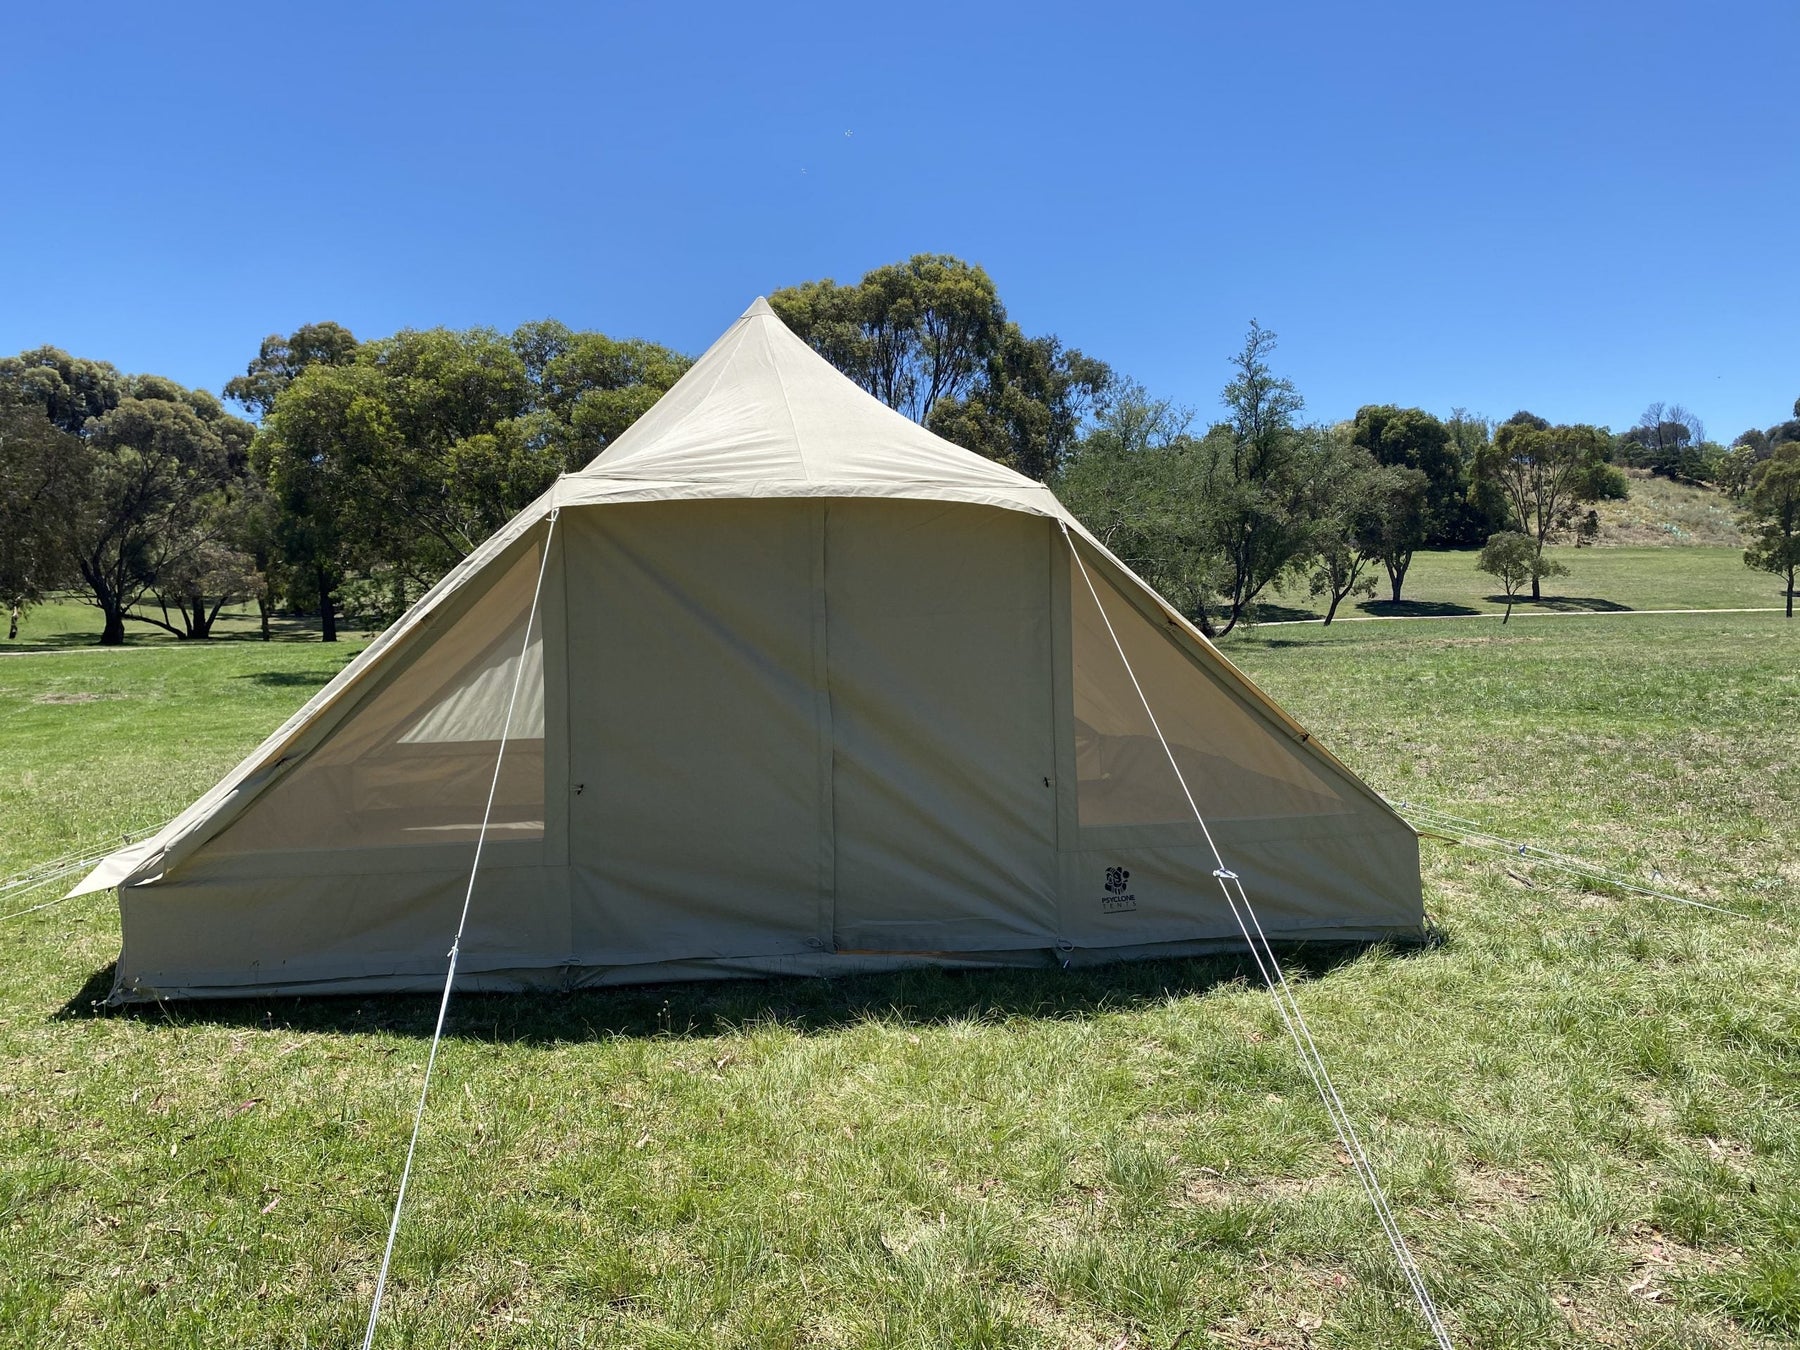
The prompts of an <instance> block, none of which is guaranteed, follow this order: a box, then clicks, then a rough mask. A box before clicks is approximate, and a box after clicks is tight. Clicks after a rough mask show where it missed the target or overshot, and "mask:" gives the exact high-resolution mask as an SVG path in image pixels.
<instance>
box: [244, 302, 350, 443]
mask: <svg viewBox="0 0 1800 1350" xmlns="http://www.w3.org/2000/svg"><path fill="white" fill-rule="evenodd" d="M356 347H357V343H356V338H355V336H354V335H353V334H352V333H351V332H350V330H349V329H348V328H345V327H344V326H343V325H342V324H336V323H307V324H301V325H300V327H298V328H296V329H295V330H294V331H293V332H292V333H290V334H289V335H288V336H287V337H283V336H281V334H280V333H271V334H269V336H268V337H266V338H264V339H263V340H262V348H261V350H259V351H258V352H257V354H256V356H255V357H254V358H253V359H252V360H251V362H250V364H249V365H248V366H246V367H245V368H244V373H243V374H242V375H239V376H238V377H237V378H235V379H233V380H229V381H227V382H226V385H225V397H226V398H228V399H230V400H231V401H232V402H233V403H236V404H238V405H240V406H241V407H244V408H248V409H249V410H250V411H251V412H252V413H254V414H255V415H256V419H257V420H258V421H259V422H260V421H261V420H262V419H263V418H265V417H267V416H268V415H269V410H270V409H271V408H273V407H274V406H275V400H276V399H277V398H278V397H279V396H280V394H281V391H282V390H283V389H286V388H287V387H288V386H289V385H290V384H292V383H293V382H294V380H295V379H296V378H297V377H298V376H299V374H300V372H301V371H303V370H305V369H306V368H307V367H308V366H312V365H326V366H347V365H349V364H350V362H351V361H353V360H354V359H355V358H356Z"/></svg>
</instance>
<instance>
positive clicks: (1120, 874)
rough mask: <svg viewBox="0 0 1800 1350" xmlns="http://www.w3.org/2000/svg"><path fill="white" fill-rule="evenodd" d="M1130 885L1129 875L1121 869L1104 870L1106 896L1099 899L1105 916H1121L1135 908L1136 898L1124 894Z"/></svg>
mask: <svg viewBox="0 0 1800 1350" xmlns="http://www.w3.org/2000/svg"><path fill="white" fill-rule="evenodd" d="M1130 884H1131V873H1130V872H1129V871H1127V870H1126V869H1125V868H1123V867H1109V868H1107V869H1106V894H1105V895H1103V896H1101V897H1100V909H1101V912H1102V913H1105V914H1122V913H1126V912H1128V911H1130V910H1134V909H1136V908H1137V897H1136V896H1135V895H1130V894H1127V893H1126V890H1125V888H1126V887H1127V886H1128V885H1130Z"/></svg>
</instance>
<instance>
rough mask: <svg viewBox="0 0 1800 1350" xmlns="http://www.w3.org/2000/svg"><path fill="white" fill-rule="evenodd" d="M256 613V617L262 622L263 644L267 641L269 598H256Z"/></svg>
mask: <svg viewBox="0 0 1800 1350" xmlns="http://www.w3.org/2000/svg"><path fill="white" fill-rule="evenodd" d="M256 612H257V615H258V617H260V618H261V620H262V640H263V641H264V642H267V641H268V640H269V597H268V596H266V595H259V596H257V597H256Z"/></svg>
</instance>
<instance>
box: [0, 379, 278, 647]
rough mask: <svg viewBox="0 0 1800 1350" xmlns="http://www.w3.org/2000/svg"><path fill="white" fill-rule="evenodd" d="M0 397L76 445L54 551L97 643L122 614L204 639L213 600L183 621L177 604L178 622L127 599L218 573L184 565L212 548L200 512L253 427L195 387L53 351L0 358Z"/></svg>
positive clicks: (107, 637) (114, 631)
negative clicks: (92, 616) (95, 616)
mask: <svg viewBox="0 0 1800 1350" xmlns="http://www.w3.org/2000/svg"><path fill="white" fill-rule="evenodd" d="M0 398H5V399H7V400H9V401H11V402H12V403H14V404H18V405H23V406H25V407H35V408H37V409H39V410H41V412H42V414H43V416H44V417H45V418H46V419H47V420H48V421H49V422H50V423H51V424H52V425H53V426H55V427H57V428H59V429H60V430H62V431H63V432H65V433H67V434H69V435H73V436H77V437H79V439H80V441H81V442H82V445H83V452H82V453H81V454H80V455H79V456H72V457H71V459H72V462H73V463H77V464H78V465H79V469H80V472H79V474H77V475H75V476H74V477H73V478H72V479H71V480H70V481H69V484H68V486H69V490H70V491H71V492H72V493H73V494H74V498H75V500H74V504H73V506H72V508H71V509H70V511H69V512H68V513H67V516H66V519H65V521H64V529H63V531H62V538H61V541H60V544H59V546H58V547H59V549H60V551H61V552H62V554H63V555H64V556H65V557H66V558H67V559H68V560H69V562H70V564H71V567H72V570H73V571H74V572H76V573H77V574H78V575H79V577H80V579H81V583H82V585H83V586H84V587H85V588H86V589H87V591H88V593H89V597H90V601H91V603H92V604H94V605H95V606H96V607H98V608H99V609H100V611H101V614H102V615H103V616H104V617H103V624H102V630H101V635H100V641H101V644H102V645H107V646H112V645H117V644H119V643H121V642H123V641H124V640H125V621H126V620H127V619H132V620H136V621H139V622H143V623H151V624H155V625H157V626H159V627H165V628H168V629H169V630H170V631H171V632H173V633H175V634H176V635H177V636H180V637H203V636H205V635H206V633H207V632H208V631H210V619H208V618H207V614H208V612H212V613H216V607H214V606H211V605H208V606H205V607H203V608H202V609H201V610H200V611H199V615H200V617H199V619H198V621H197V622H190V621H188V619H187V617H185V616H188V615H191V614H192V613H193V612H194V611H192V610H191V609H190V608H188V607H187V606H186V605H185V604H183V605H181V606H180V607H179V609H178V613H179V614H180V615H181V616H184V617H183V621H182V622H181V623H180V624H179V625H177V624H175V623H174V622H172V621H171V619H170V616H169V613H168V610H167V608H166V607H165V608H164V610H163V617H162V618H160V619H158V618H156V617H155V616H153V615H150V614H145V613H141V612H139V611H138V610H137V609H136V608H135V606H136V605H137V604H138V603H139V602H140V601H141V600H143V599H144V598H145V597H146V596H149V595H151V594H152V593H153V592H154V591H155V590H156V588H157V587H158V586H159V585H163V586H167V587H170V588H172V590H173V589H182V590H183V591H184V593H185V592H186V591H188V590H189V589H190V588H191V586H192V585H193V584H194V582H195V579H196V578H197V577H200V576H204V577H206V578H207V579H208V584H211V583H212V582H215V581H220V580H223V579H224V576H225V572H224V571H223V570H221V569H220V568H219V567H211V568H205V569H202V570H201V571H200V572H195V571H194V570H193V567H194V564H195V562H196V560H197V559H198V557H199V555H200V554H201V553H202V552H204V551H205V550H206V549H208V548H214V547H215V546H217V544H218V540H217V536H216V531H215V530H214V529H213V528H212V527H211V526H210V525H209V523H208V522H209V516H210V512H211V510H212V508H213V507H214V506H215V505H216V503H217V501H218V494H219V493H220V492H221V491H222V490H223V489H224V488H225V487H226V485H227V484H228V483H229V482H230V481H232V479H233V478H234V477H235V476H237V475H241V473H242V472H243V468H244V462H245V456H244V451H245V447H246V446H247V445H248V443H249V438H250V435H251V433H252V430H253V428H251V427H250V425H249V424H248V423H245V422H242V421H240V420H239V419H237V418H235V417H232V416H230V415H228V414H227V413H226V412H225V410H224V408H223V407H221V406H220V404H219V401H218V400H217V399H216V398H214V397H213V396H212V395H211V394H209V393H206V392H205V391H204V390H197V389H185V388H183V387H182V386H181V385H179V384H177V383H176V382H175V381H173V380H168V379H164V378H163V377H161V376H159V375H135V376H126V375H121V374H120V373H119V372H118V371H117V370H116V369H115V368H114V367H112V366H111V365H108V364H107V363H106V362H103V361H84V360H80V359H78V358H75V357H71V356H70V355H69V354H68V353H67V352H64V351H60V350H58V349H57V348H54V347H40V348H37V349H35V350H33V351H28V352H23V353H21V354H20V355H19V356H16V357H12V358H8V359H7V360H5V361H0ZM177 578H182V579H181V580H177ZM216 598H217V597H215V599H216ZM227 598H229V597H227Z"/></svg>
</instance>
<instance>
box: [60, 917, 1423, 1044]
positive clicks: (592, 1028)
mask: <svg viewBox="0 0 1800 1350" xmlns="http://www.w3.org/2000/svg"><path fill="white" fill-rule="evenodd" d="M1441 941H1442V939H1441V937H1438V938H1434V939H1433V940H1432V942H1430V943H1418V942H1413V943H1395V942H1388V943H1377V942H1342V943H1317V942H1314V943H1297V944H1293V945H1287V944H1281V943H1277V944H1276V950H1277V952H1278V953H1279V954H1280V956H1281V961H1282V965H1283V968H1284V969H1285V970H1286V972H1287V977H1288V979H1289V981H1290V982H1294V983H1299V982H1304V981H1306V980H1311V979H1318V978H1320V977H1322V976H1325V975H1329V974H1330V973H1332V972H1333V971H1335V970H1338V969H1340V968H1341V967H1344V966H1347V965H1349V964H1351V963H1352V962H1354V961H1356V960H1357V959H1359V958H1360V957H1363V956H1364V955H1366V954H1368V953H1369V952H1371V951H1375V950H1381V951H1384V952H1386V953H1388V954H1390V955H1392V956H1396V957H1402V958H1404V957H1406V956H1409V955H1411V954H1413V953H1415V952H1418V951H1421V950H1423V949H1424V948H1425V947H1426V946H1427V945H1437V943H1439V942H1441ZM1261 979H1262V977H1261V976H1260V974H1259V973H1258V972H1257V968H1256V964H1255V962H1254V961H1252V960H1251V959H1250V956H1249V954H1248V953H1247V952H1243V953H1231V952H1224V953H1219V954H1215V955H1210V956H1196V957H1186V958H1180V959H1167V960H1154V961H1121V962H1117V963H1114V964H1110V965H1104V966H1093V967H1088V968H1085V969H1080V970H1060V969H1056V968H1054V967H1052V968H1048V969H1036V970H1017V969H1013V970H938V969H921V970H904V971H896V972H893V973H891V974H882V975H855V976H844V977H840V978H829V979H828V978H820V977H798V978H789V979H747V980H720V981H704V982H689V983H681V984H645V985H626V986H619V987H615V988H610V989H584V990H575V991H572V992H568V993H531V994H479V993H465V994H458V995H457V996H456V997H455V998H454V999H452V1001H451V1004H450V1016H449V1020H448V1021H447V1022H446V1024H445V1028H444V1034H445V1035H446V1036H452V1037H457V1038H459V1039H463V1040H470V1041H491V1042H498V1043H521V1044H531V1045H555V1044H562V1043H568V1042H581V1041H593V1040H599V1039H602V1038H605V1037H611V1036H626V1037H636V1038H650V1037H675V1038H704V1037H710V1036H715V1035H721V1034H728V1033H730V1032H732V1031H735V1030H737V1029H739V1028H742V1027H746V1026H754V1025H776V1026H781V1027H785V1028H788V1029H790V1030H793V1031H796V1032H799V1033H801V1034H803V1035H816V1034H821V1033H827V1032H833V1031H839V1030H842V1029H845V1028H847V1027H851V1026H855V1025H857V1024H859V1023H863V1022H871V1021H874V1022H898V1023H901V1024H904V1025H907V1026H940V1025H945V1024H949V1023H955V1022H988V1023H993V1022H1003V1021H1006V1020H1008V1019H1011V1018H1017V1017H1025V1018H1034V1019H1038V1018H1084V1017H1099V1016H1104V1015H1106V1014H1108V1013H1115V1012H1123V1011H1129V1010H1130V1009H1133V1008H1141V1007H1148V1006H1152V1005H1155V1004H1158V1003H1164V1002H1167V1001H1168V1000H1170V999H1172V998H1185V997H1192V996H1195V995H1200V994H1205V993H1207V992H1208V991H1210V990H1213V989H1216V988H1220V987H1222V986H1226V985H1231V984H1237V983H1246V984H1250V985H1252V986H1260V984H1261ZM112 983H113V967H111V966H107V967H106V968H104V969H102V970H98V971H96V972H94V974H93V975H92V976H90V977H89V978H88V980H87V982H86V983H85V984H83V985H82V987H81V988H80V989H79V990H78V991H77V992H76V993H75V995H74V996H73V997H72V998H70V999H69V1001H68V1002H67V1003H65V1004H64V1005H63V1006H62V1007H61V1008H60V1009H59V1010H58V1011H57V1012H55V1013H54V1014H52V1018H53V1020H59V1021H60V1020H87V1019H90V1018H108V1017H127V1018H130V1019H132V1020H133V1021H136V1022H140V1023H143V1024H145V1025H148V1026H156V1027H166V1028H169V1029H178V1028H180V1027H183V1026H191V1025H200V1026H229V1027H246V1028H260V1029H263V1030H280V1031H287V1032H321V1033H337V1034H343V1035H384V1036H415V1037H419V1038H421V1039H426V1038H429V1037H430V1036H431V1032H432V1027H433V1025H434V1023H435V1022H436V1019H437V1009H438V998H437V996H436V995H432V994H365V995H343V994H334V995H318V996H314V997H310V998H295V997H284V998H259V999H219V1000H197V1001H192V1002H178V1003H166V1004H134V1005H129V1006H126V1007H122V1008H114V1007H107V1006H106V1005H105V1002H104V1000H105V998H106V996H107V994H108V993H109V992H110V991H111V989H112Z"/></svg>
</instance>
